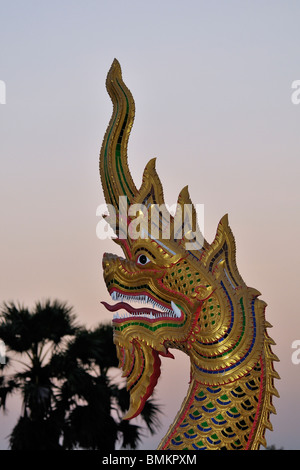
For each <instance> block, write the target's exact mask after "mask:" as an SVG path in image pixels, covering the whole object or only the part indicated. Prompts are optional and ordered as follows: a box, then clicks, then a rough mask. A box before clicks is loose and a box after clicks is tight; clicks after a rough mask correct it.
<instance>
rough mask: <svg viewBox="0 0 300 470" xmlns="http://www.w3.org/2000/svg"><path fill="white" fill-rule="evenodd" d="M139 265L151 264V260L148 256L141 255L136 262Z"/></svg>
mask: <svg viewBox="0 0 300 470" xmlns="http://www.w3.org/2000/svg"><path fill="white" fill-rule="evenodd" d="M136 262H137V264H142V265H144V264H147V263H149V262H150V259H149V258H148V257H147V256H146V255H140V256H139V257H138V259H137V260H136Z"/></svg>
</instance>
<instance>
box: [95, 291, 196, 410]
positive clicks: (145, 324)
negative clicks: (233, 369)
mask: <svg viewBox="0 0 300 470" xmlns="http://www.w3.org/2000/svg"><path fill="white" fill-rule="evenodd" d="M109 292H110V295H111V298H112V300H113V301H115V302H116V303H114V304H108V303H107V302H102V303H103V305H104V306H105V307H106V308H107V309H108V310H109V311H110V312H112V313H113V326H114V343H115V345H116V349H117V355H118V359H119V367H120V368H121V369H122V371H123V377H126V381H127V389H128V390H129V392H130V408H129V411H128V413H127V414H126V416H125V417H124V419H132V418H134V417H135V416H137V415H138V414H139V413H140V412H141V411H142V409H143V407H144V404H145V402H146V400H147V399H148V398H149V397H150V396H151V395H152V393H153V390H154V388H155V386H156V384H157V380H158V378H159V376H160V365H161V361H160V355H162V356H164V357H169V358H174V356H173V355H172V354H171V353H170V352H169V351H168V349H167V347H166V345H165V344H166V343H170V342H173V341H174V340H175V337H177V335H178V331H181V332H182V330H185V325H186V322H187V318H186V314H185V313H184V312H183V310H181V308H180V306H179V304H176V301H175V302H173V301H170V302H169V301H163V300H161V299H158V298H157V296H154V294H153V292H151V291H150V289H148V288H147V287H144V288H143V289H140V290H139V292H138V293H136V292H130V293H129V292H126V291H125V290H124V289H122V290H121V289H120V287H118V288H116V287H111V288H110V290H109ZM133 304H134V305H135V306H134V305H133Z"/></svg>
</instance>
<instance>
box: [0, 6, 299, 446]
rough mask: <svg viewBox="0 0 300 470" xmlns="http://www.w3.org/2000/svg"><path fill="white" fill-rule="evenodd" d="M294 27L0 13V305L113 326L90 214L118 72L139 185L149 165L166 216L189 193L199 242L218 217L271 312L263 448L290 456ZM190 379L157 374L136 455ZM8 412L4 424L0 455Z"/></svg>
mask: <svg viewBox="0 0 300 470" xmlns="http://www.w3.org/2000/svg"><path fill="white" fill-rule="evenodd" d="M299 18H300V3H299V1H297V0H289V1H288V2H286V1H284V0H281V1H276V0H272V1H270V0H243V2H241V1H238V0H236V1H234V0H228V1H222V0H218V1H216V0H210V1H208V0H206V1H202V0H186V1H185V2H182V1H177V0H159V1H158V0H152V1H151V2H147V1H144V0H139V1H138V0H135V1H133V0H127V1H126V2H125V1H121V0H85V1H83V0H59V1H58V0H52V1H51V2H50V1H45V0H44V1H40V0H27V1H26V2H24V1H23V0H14V1H13V2H12V1H8V0H0V45H1V47H0V80H3V81H4V82H5V84H6V104H5V105H2V104H0V157H1V171H0V201H1V202H0V220H1V231H0V233H1V235H0V236H1V238H0V240H1V243H0V302H1V303H2V302H4V301H10V300H13V301H15V302H21V303H24V304H25V305H28V306H32V305H33V304H34V302H35V301H36V300H41V299H45V298H49V297H50V298H58V299H60V300H66V301H68V303H69V304H70V305H73V306H74V309H75V312H76V313H77V315H78V317H79V319H80V321H81V322H82V323H83V324H85V325H86V326H95V325H97V324H98V323H99V322H102V321H107V320H110V314H109V313H108V312H106V311H103V307H101V304H100V301H101V300H108V299H109V296H108V294H107V292H106V288H105V285H104V281H103V278H102V270H101V259H102V254H103V252H104V251H110V252H117V253H119V250H118V248H117V247H116V246H115V244H114V243H113V242H112V241H110V240H107V241H100V240H99V239H98V238H97V237H96V225H97V222H98V221H99V218H97V217H96V208H97V206H98V204H100V203H102V202H103V196H102V189H101V185H100V179H99V173H98V155H99V150H100V146H101V143H102V139H103V136H104V133H105V130H106V127H107V124H108V121H109V119H110V115H111V112H112V105H111V102H110V99H109V96H108V94H107V92H106V89H105V79H106V74H107V72H108V70H109V68H110V65H111V63H112V61H113V59H114V58H115V57H116V58H117V59H118V60H119V61H120V63H121V66H122V70H123V77H124V81H125V83H126V84H127V86H128V87H129V88H130V89H131V91H132V93H133V96H134V98H135V102H136V118H135V124H134V127H133V131H132V134H131V138H130V142H129V149H128V150H129V164H130V169H131V173H132V175H133V178H134V180H135V183H136V185H137V186H139V185H140V183H141V178H142V172H143V169H144V167H145V165H146V163H147V161H148V160H149V159H150V158H152V157H153V156H155V157H157V171H158V173H159V175H160V177H161V180H162V184H163V187H164V191H165V199H166V202H167V203H169V204H173V203H174V202H176V200H177V196H178V194H179V192H180V190H181V189H182V187H183V186H185V185H186V184H188V185H189V190H190V194H191V197H192V200H193V202H194V203H195V204H201V203H202V204H204V205H205V237H206V239H207V240H208V241H209V242H211V241H212V240H213V237H214V234H215V231H216V227H217V223H218V221H219V219H220V218H221V217H222V216H223V215H224V214H225V213H228V214H229V222H230V225H231V228H232V230H233V233H234V235H235V238H236V244H237V261H238V267H239V270H240V273H241V275H242V277H243V278H244V280H245V282H246V283H247V284H248V285H249V286H251V287H255V288H257V289H258V290H259V291H260V292H261V293H262V296H261V298H262V299H263V300H265V301H266V302H267V303H268V308H267V311H266V315H267V320H268V321H269V322H270V323H271V324H272V325H273V329H272V330H269V333H270V335H271V336H272V337H273V338H274V340H275V342H276V343H277V346H275V347H274V348H273V350H274V352H275V353H276V354H277V355H278V356H279V357H280V360H281V362H280V363H279V364H277V365H276V369H277V371H278V373H279V374H280V376H281V380H280V381H276V385H277V389H278V391H279V393H280V396H281V397H280V399H276V398H275V399H274V405H275V406H276V408H277V415H276V416H273V417H272V423H273V426H274V431H273V432H272V433H270V432H269V431H267V434H266V437H267V441H268V444H269V445H271V444H274V445H276V447H284V448H285V449H299V448H300V438H299V434H300V433H299V431H300V429H299V428H300V425H299V423H300V405H299V400H298V396H299V387H300V364H299V365H294V364H293V363H292V361H291V356H292V352H293V350H292V348H291V345H292V342H293V341H294V340H297V339H300V320H299V300H298V292H299V280H300V279H299V278H300V276H299V266H300V256H299V250H298V249H297V245H298V243H299V238H300V221H299V212H300V204H299V202H300V198H299V176H300V175H299V173H300V171H299V170H300V105H295V104H293V103H292V101H291V95H292V88H291V85H292V82H293V81H294V80H299V79H300V48H299V44H300V28H299ZM179 371H180V373H181V378H180V379H179ZM188 379H189V365H188V362H187V360H186V358H185V357H182V356H181V355H178V354H176V360H175V361H172V360H170V359H165V360H164V361H163V366H162V376H161V379H160V382H159V384H158V386H157V388H156V393H155V396H156V398H157V400H158V402H159V403H161V404H162V405H163V411H164V413H165V415H164V417H163V425H162V428H161V430H160V432H159V433H158V434H157V435H156V436H155V437H154V438H152V439H150V438H149V439H148V440H145V441H144V444H143V446H144V448H149V449H151V448H155V447H156V446H157V444H158V442H159V440H160V438H161V437H162V436H163V435H164V434H165V432H166V430H167V429H168V426H169V425H170V424H171V422H172V419H173V417H174V416H175V414H176V412H177V411H178V409H179V406H180V404H181V402H182V400H183V398H184V396H185V392H186V390H187V387H188ZM174 390H176V393H175V391H174ZM18 406H19V405H18V401H17V400H13V402H11V406H9V410H10V412H9V413H8V414H7V416H5V417H3V415H2V414H1V415H0V447H1V448H6V447H7V440H6V439H5V438H6V436H7V435H8V434H9V432H10V431H11V428H12V426H13V425H14V424H15V422H16V419H17V416H18V412H19V409H18Z"/></svg>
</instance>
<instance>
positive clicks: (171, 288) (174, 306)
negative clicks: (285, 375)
mask: <svg viewBox="0 0 300 470" xmlns="http://www.w3.org/2000/svg"><path fill="white" fill-rule="evenodd" d="M106 85H107V90H108V92H109V94H110V96H111V99H112V102H113V114H112V117H111V120H110V123H109V126H108V129H107V131H106V134H105V137H104V140H103V144H102V149H101V154H100V175H101V181H102V186H103V190H104V195H105V200H106V203H107V205H108V208H109V216H108V218H107V222H108V223H109V224H110V225H111V226H112V227H113V228H114V230H115V233H116V239H115V241H116V242H117V243H118V244H119V245H120V246H121V247H122V249H123V252H124V258H121V257H118V256H116V255H113V254H105V255H104V258H103V270H104V278H105V283H106V286H107V289H108V291H109V293H110V295H111V298H112V299H113V300H114V301H115V302H116V303H114V304H112V305H109V304H107V303H106V302H103V303H104V304H105V306H106V307H107V308H108V309H109V310H110V311H112V312H114V314H113V325H114V342H115V345H116V348H117V353H118V357H119V361H120V367H121V368H122V369H123V375H124V376H125V377H126V379H127V386H128V389H129V391H130V409H129V411H128V413H127V415H126V418H127V419H129V418H133V417H134V416H136V415H138V414H139V413H140V412H141V410H142V408H143V406H144V404H145V401H146V400H147V398H148V397H149V396H150V395H151V394H152V392H153V389H154V387H155V385H156V383H157V379H158V377H159V374H160V355H162V356H166V357H173V356H172V354H171V352H170V349H172V348H177V349H180V350H182V351H184V352H185V353H186V354H188V355H189V357H190V359H191V374H192V376H193V378H195V379H196V380H197V381H198V382H200V383H202V384H206V385H207V386H216V385H220V384H226V383H228V382H232V381H234V380H237V379H238V378H239V377H242V376H245V375H246V374H247V373H248V372H249V371H250V370H251V369H252V368H253V367H254V366H255V365H256V364H257V362H258V360H259V358H260V356H261V354H262V349H263V344H264V335H265V326H266V325H265V320H264V309H265V305H266V304H265V303H264V302H263V301H261V300H259V299H258V296H259V295H260V293H259V292H258V291H256V290H255V289H252V288H248V287H247V286H246V284H245V283H244V281H243V280H242V278H241V276H240V274H239V272H238V269H237V266H236V259H235V242H234V237H233V235H232V232H231V229H230V227H229V225H228V218H227V215H225V216H224V217H223V218H222V220H221V221H220V223H219V225H218V228H217V232H216V236H215V239H214V241H213V242H212V243H211V244H209V243H208V242H207V241H206V240H205V239H204V238H203V237H202V234H201V232H200V229H199V227H198V225H197V221H196V209H195V206H194V205H193V204H192V202H191V200H190V196H189V193H188V190H187V187H185V188H184V189H183V190H182V191H181V192H180V194H179V197H178V201H177V207H176V211H175V213H173V214H171V213H170V211H169V210H168V209H167V207H166V205H165V202H164V196H163V190H162V185H161V182H160V179H159V177H158V175H157V172H156V169H155V160H154V159H152V160H150V162H149V163H148V164H147V166H146V168H145V171H144V175H143V180H142V184H141V187H140V189H137V188H136V186H135V184H134V182H133V179H132V177H131V175H130V172H129V168H128V161H127V144H128V138H129V133H130V130H131V127H132V124H133V120H134V114H135V107H134V101H133V98H132V95H131V93H130V91H129V90H128V88H127V87H126V85H125V84H124V82H123V80H122V75H121V69H120V65H119V63H118V62H117V61H116V60H114V62H113V64H112V66H111V69H110V71H109V73H108V76H107V82H106Z"/></svg>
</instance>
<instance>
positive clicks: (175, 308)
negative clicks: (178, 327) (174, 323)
mask: <svg viewBox="0 0 300 470" xmlns="http://www.w3.org/2000/svg"><path fill="white" fill-rule="evenodd" d="M171 306H172V309H173V312H174V314H175V317H177V318H180V317H181V311H180V309H179V308H178V307H177V305H175V304H174V302H173V300H172V301H171Z"/></svg>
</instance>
